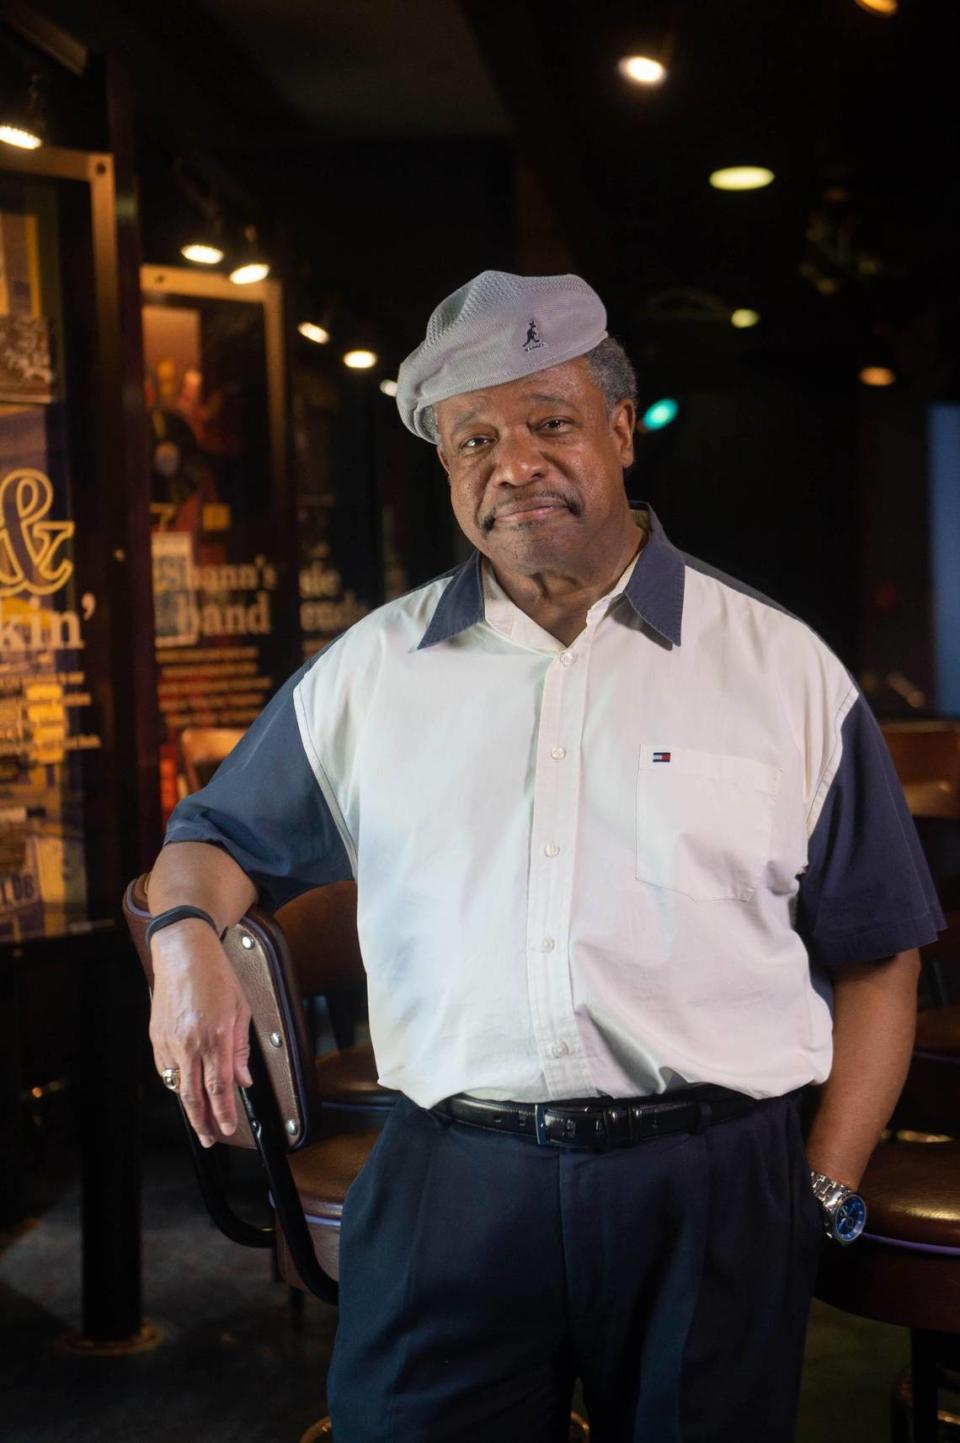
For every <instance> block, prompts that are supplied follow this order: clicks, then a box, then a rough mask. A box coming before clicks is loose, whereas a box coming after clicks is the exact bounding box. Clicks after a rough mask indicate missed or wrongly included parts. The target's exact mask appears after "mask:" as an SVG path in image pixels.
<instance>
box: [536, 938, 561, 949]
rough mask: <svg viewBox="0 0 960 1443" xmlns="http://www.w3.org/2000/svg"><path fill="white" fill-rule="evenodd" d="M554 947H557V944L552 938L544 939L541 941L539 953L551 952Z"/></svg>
mask: <svg viewBox="0 0 960 1443" xmlns="http://www.w3.org/2000/svg"><path fill="white" fill-rule="evenodd" d="M556 945H557V944H556V942H555V941H554V940H553V938H552V937H544V939H543V941H542V942H541V943H540V951H541V952H552V951H553V949H554V947H556Z"/></svg>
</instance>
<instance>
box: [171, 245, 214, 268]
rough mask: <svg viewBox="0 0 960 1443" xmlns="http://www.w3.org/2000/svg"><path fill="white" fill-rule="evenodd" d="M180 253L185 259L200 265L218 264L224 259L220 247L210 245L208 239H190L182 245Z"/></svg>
mask: <svg viewBox="0 0 960 1443" xmlns="http://www.w3.org/2000/svg"><path fill="white" fill-rule="evenodd" d="M180 254H181V255H182V256H183V258H184V260H186V261H193V263H194V264H195V265H198V266H216V265H219V264H220V262H221V261H222V260H223V251H222V250H221V249H220V247H219V246H215V245H209V244H208V243H207V242H206V241H189V242H188V243H187V245H185V246H181V247H180Z"/></svg>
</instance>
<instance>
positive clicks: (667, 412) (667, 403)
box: [640, 396, 680, 431]
mask: <svg viewBox="0 0 960 1443" xmlns="http://www.w3.org/2000/svg"><path fill="white" fill-rule="evenodd" d="M679 409H680V407H679V406H678V405H677V403H676V401H673V400H671V399H670V397H669V396H665V397H664V398H663V400H662V401H654V403H653V405H652V406H650V407H648V409H647V410H646V411H645V412H644V413H643V420H642V421H641V422H640V424H641V426H642V427H643V429H644V430H645V431H662V430H663V428H664V426H669V425H670V422H671V421H673V420H675V419H676V415H677V412H678V411H679Z"/></svg>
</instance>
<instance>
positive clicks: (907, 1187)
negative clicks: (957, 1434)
mask: <svg viewBox="0 0 960 1443" xmlns="http://www.w3.org/2000/svg"><path fill="white" fill-rule="evenodd" d="M861 1192H862V1193H863V1196H864V1198H865V1200H866V1203H867V1209H868V1220H867V1231H866V1232H865V1233H864V1234H863V1236H862V1237H861V1238H860V1239H859V1240H858V1241H857V1242H856V1243H855V1244H853V1246H852V1247H849V1248H833V1247H829V1248H824V1252H823V1259H822V1263H821V1268H820V1275H819V1277H818V1279H817V1288H816V1295H817V1297H818V1298H821V1299H822V1300H823V1301H824V1302H826V1303H830V1304H832V1305H833V1306H834V1307H836V1308H841V1309H843V1311H844V1312H848V1313H854V1314H856V1315H857V1316H858V1317H862V1318H873V1319H876V1320H877V1321H879V1322H883V1323H895V1324H897V1326H898V1327H901V1328H909V1330H910V1352H911V1374H912V1394H913V1424H914V1431H913V1439H914V1443H938V1440H939V1437H940V1434H939V1424H938V1398H937V1386H938V1383H937V1370H938V1367H939V1366H941V1365H942V1366H950V1367H956V1366H957V1364H958V1363H960V1141H955V1140H952V1139H951V1140H950V1141H948V1142H930V1143H926V1142H903V1141H893V1140H891V1141H889V1142H881V1143H880V1145H879V1146H878V1148H877V1150H876V1152H875V1153H874V1155H873V1157H872V1158H871V1160H870V1164H869V1166H868V1167H867V1171H866V1173H865V1175H864V1178H863V1182H862V1184H861ZM901 1396H902V1390H901ZM898 1416H899V1415H898V1413H896V1412H895V1422H896V1420H897V1418H898ZM898 1426H899V1425H898ZM898 1436H900V1437H903V1433H902V1429H901V1431H900V1434H899V1435H898Z"/></svg>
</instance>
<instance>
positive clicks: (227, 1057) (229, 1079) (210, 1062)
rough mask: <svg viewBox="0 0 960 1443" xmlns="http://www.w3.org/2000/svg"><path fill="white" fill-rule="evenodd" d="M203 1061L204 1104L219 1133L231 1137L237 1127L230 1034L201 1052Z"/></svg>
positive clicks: (218, 1039) (231, 1039)
mask: <svg viewBox="0 0 960 1443" xmlns="http://www.w3.org/2000/svg"><path fill="white" fill-rule="evenodd" d="M202 1062H203V1088H204V1092H205V1093H206V1099H207V1105H208V1107H209V1109H210V1112H211V1113H212V1115H213V1119H214V1121H215V1122H216V1124H217V1127H218V1128H219V1129H220V1131H221V1133H223V1135H224V1136H225V1137H230V1136H232V1134H233V1133H235V1132H236V1130H237V1104H236V1099H235V1097H234V1092H233V1083H234V1071H233V1038H232V1037H227V1036H222V1037H218V1038H217V1039H216V1041H215V1044H214V1045H213V1046H212V1047H211V1048H210V1050H209V1051H207V1052H205V1053H204V1054H203V1056H202ZM200 1141H201V1142H203V1141H204V1139H203V1138H202V1137H201V1139H200ZM211 1141H212V1139H211ZM206 1145H207V1146H209V1144H206Z"/></svg>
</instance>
